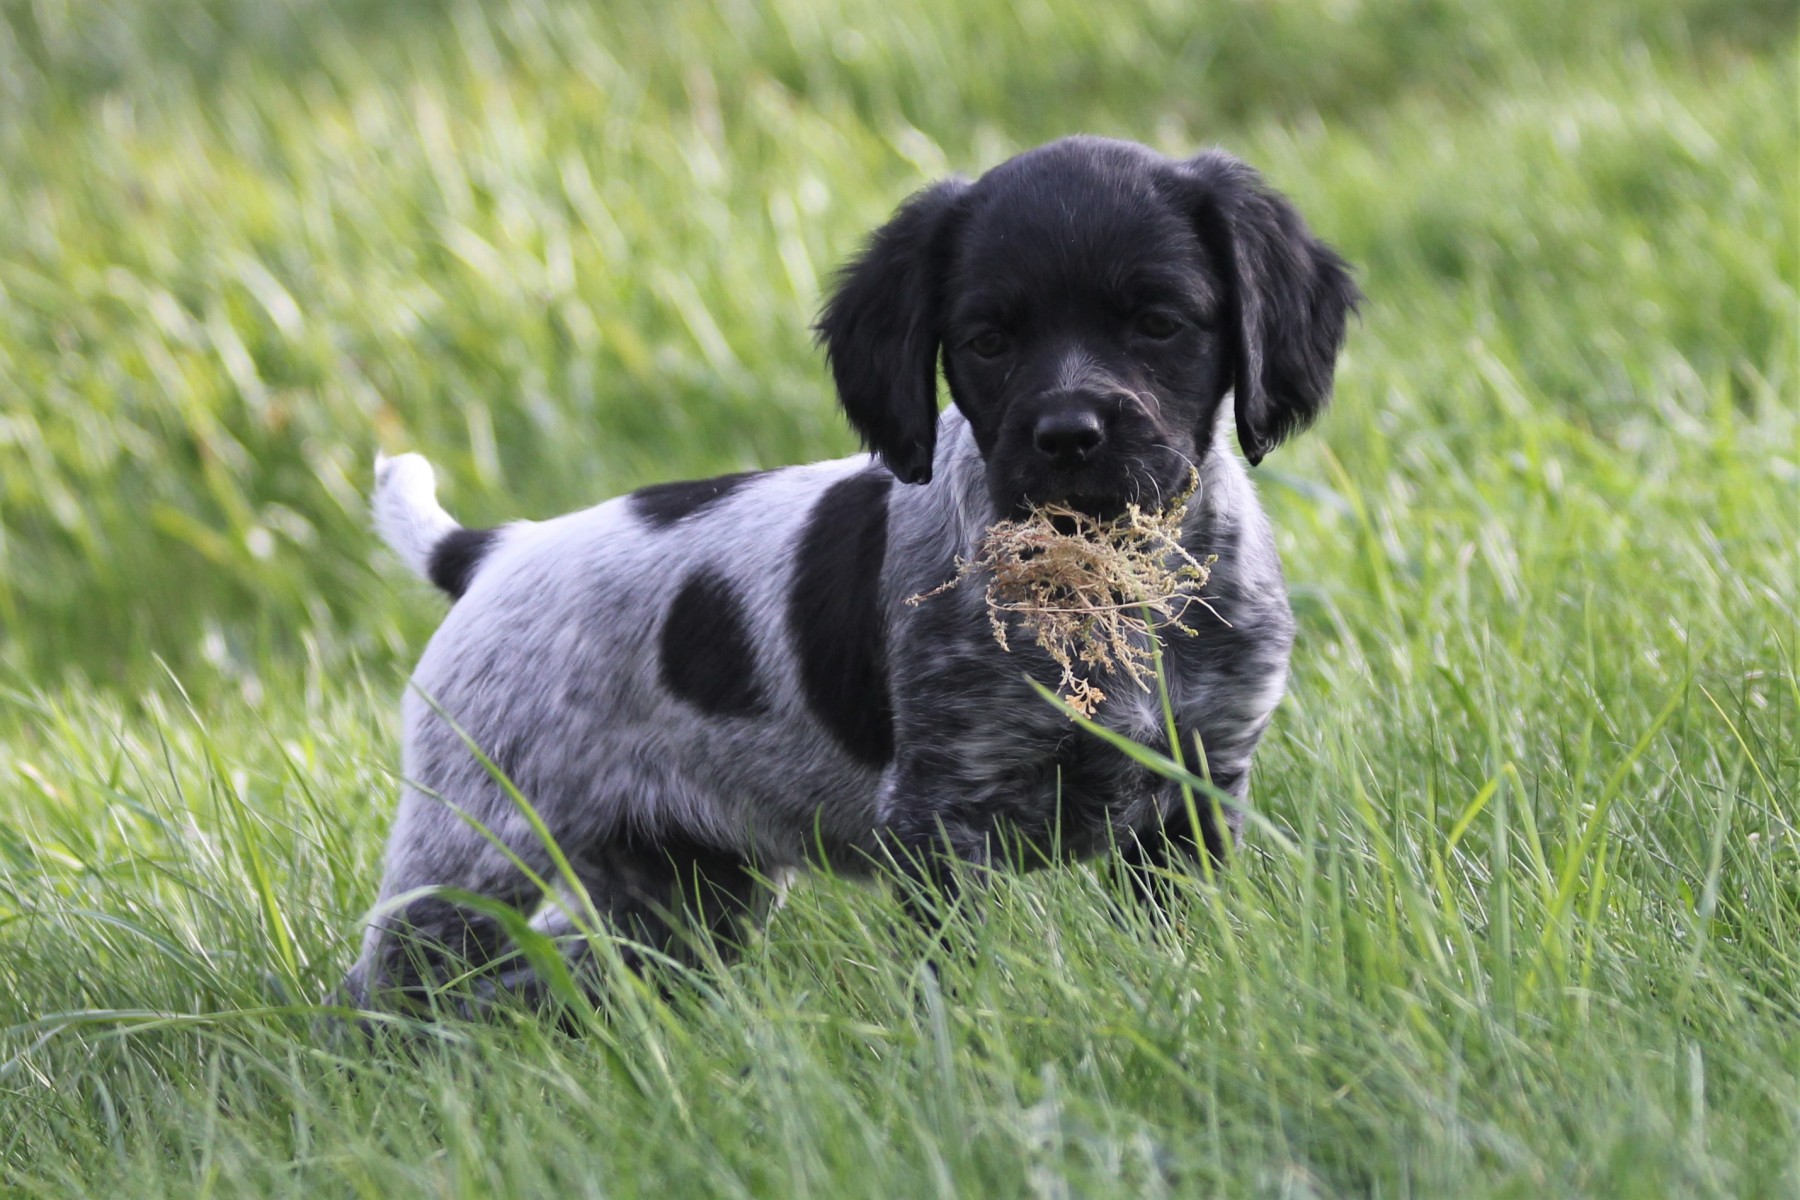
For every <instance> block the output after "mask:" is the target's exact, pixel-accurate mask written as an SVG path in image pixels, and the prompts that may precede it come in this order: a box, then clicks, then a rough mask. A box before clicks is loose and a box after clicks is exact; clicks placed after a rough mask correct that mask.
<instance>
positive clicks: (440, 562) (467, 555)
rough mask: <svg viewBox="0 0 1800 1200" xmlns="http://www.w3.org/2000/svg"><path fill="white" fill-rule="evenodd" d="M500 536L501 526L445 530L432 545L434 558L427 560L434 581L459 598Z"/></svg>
mask: <svg viewBox="0 0 1800 1200" xmlns="http://www.w3.org/2000/svg"><path fill="white" fill-rule="evenodd" d="M499 538H500V531H499V530H498V529H457V530H453V531H451V532H450V533H447V534H445V535H444V538H443V540H442V541H440V542H439V543H438V544H437V545H435V546H433V547H432V548H431V561H430V562H429V563H427V564H426V573H427V574H428V575H430V576H431V582H433V583H435V584H437V585H438V587H440V588H442V589H443V590H444V591H445V592H447V593H449V596H450V598H451V599H452V600H460V599H461V598H462V594H463V593H464V592H466V591H468V590H469V584H470V583H471V582H472V581H473V580H474V578H475V571H476V569H477V568H478V567H480V566H481V560H482V559H484V558H486V557H487V554H488V551H489V550H492V549H493V548H494V543H495V542H496V541H498V540H499Z"/></svg>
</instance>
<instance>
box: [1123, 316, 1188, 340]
mask: <svg viewBox="0 0 1800 1200" xmlns="http://www.w3.org/2000/svg"><path fill="white" fill-rule="evenodd" d="M1132 328H1134V329H1136V330H1137V331H1138V332H1139V333H1141V334H1143V335H1144V336H1145V337H1147V338H1155V339H1156V340H1157V341H1159V342H1160V341H1166V340H1167V339H1169V338H1172V337H1174V336H1175V335H1176V334H1177V333H1180V332H1181V322H1180V321H1178V320H1176V319H1175V318H1174V317H1171V316H1170V315H1169V314H1168V313H1165V312H1147V313H1144V314H1142V315H1141V316H1139V317H1138V319H1137V320H1136V321H1135V322H1133V324H1132Z"/></svg>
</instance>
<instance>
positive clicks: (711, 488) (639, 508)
mask: <svg viewBox="0 0 1800 1200" xmlns="http://www.w3.org/2000/svg"><path fill="white" fill-rule="evenodd" d="M761 474H763V472H761V471H744V472H740V473H739V474H736V475H720V476H718V477H717V478H715V479H684V480H681V481H679V482H677V483H655V484H651V485H650V486H649V487H647V488H639V489H638V490H637V491H635V492H633V493H631V511H632V512H634V513H636V514H637V515H638V516H639V517H640V518H642V519H643V520H644V521H646V522H648V523H649V524H651V525H654V526H655V527H656V528H658V529H667V528H668V527H669V526H671V525H673V524H675V522H677V521H679V520H681V519H682V518H683V517H691V516H693V515H694V514H695V513H697V512H700V511H701V510H703V509H705V508H708V507H710V506H711V505H714V504H717V503H718V502H719V501H721V500H723V499H724V498H725V497H727V496H729V495H731V493H733V492H735V491H737V490H738V489H739V488H741V487H743V486H744V485H745V484H746V483H748V482H750V481H751V480H752V479H755V478H756V477H757V476H758V475H761Z"/></svg>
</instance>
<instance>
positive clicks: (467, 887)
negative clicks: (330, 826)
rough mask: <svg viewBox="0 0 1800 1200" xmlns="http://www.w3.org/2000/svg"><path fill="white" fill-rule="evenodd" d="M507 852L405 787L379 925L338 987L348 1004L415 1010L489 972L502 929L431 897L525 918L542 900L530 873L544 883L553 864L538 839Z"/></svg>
mask: <svg viewBox="0 0 1800 1200" xmlns="http://www.w3.org/2000/svg"><path fill="white" fill-rule="evenodd" d="M509 848H510V850H511V851H512V855H511V856H510V857H509V855H508V854H507V853H506V852H503V851H502V850H501V849H500V848H499V847H497V846H495V845H494V844H492V842H491V841H490V840H489V838H488V837H487V836H484V834H483V832H482V831H481V830H479V829H476V828H475V827H473V826H472V825H471V824H470V823H469V822H468V821H466V820H464V819H463V817H462V816H461V815H459V814H458V813H457V812H455V811H454V810H453V809H451V808H450V807H449V806H448V805H446V804H444V803H443V802H442V801H440V800H437V799H435V798H433V797H429V796H426V795H425V794H423V793H421V792H419V791H417V790H415V789H413V788H410V787H409V788H407V790H406V793H405V795H404V796H403V797H402V799H401V804H400V813H399V816H398V818H397V819H396V821H395V823H394V832H393V835H392V836H391V837H390V839H389V841H388V850H387V866H386V871H385V873H384V875H383V877H382V881H381V891H380V894H379V897H378V899H377V901H376V907H375V916H374V917H373V918H371V920H370V921H369V924H368V927H367V928H366V929H365V931H364V935H363V945H362V953H361V955H360V956H359V957H358V959H357V962H356V965H355V966H354V967H352V968H351V970H350V974H349V976H348V977H347V978H346V979H345V981H344V990H345V993H346V994H347V998H348V999H349V1000H350V1001H351V1002H352V1003H354V1004H356V1005H357V1006H359V1007H365V1008H367V1007H373V1008H387V1007H394V1006H396V1002H397V1003H398V1006H399V1007H404V1008H418V1007H421V1006H425V1005H428V1004H429V1002H430V1000H431V998H432V996H433V994H434V993H435V992H436V991H437V990H439V989H441V988H444V987H446V986H449V985H452V984H455V983H457V982H458V981H460V980H464V979H465V978H469V977H471V976H472V975H479V974H481V973H483V972H487V971H489V970H490V969H491V967H492V965H493V963H494V960H495V959H496V958H498V957H500V956H501V955H502V954H503V953H504V952H505V950H506V948H507V937H506V934H505V932H504V930H503V928H502V926H501V923H500V922H499V921H498V920H496V919H495V918H494V916H493V915H491V914H489V913H485V912H480V911H477V910H475V909H473V908H470V907H467V906H465V905H460V904H458V903H456V901H455V900H454V899H452V898H451V897H449V896H445V895H439V894H431V889H444V890H446V891H455V892H466V893H470V894H472V895H474V896H479V897H482V898H484V899H485V900H490V901H494V902H496V903H498V904H504V905H507V906H509V907H512V908H515V909H519V910H521V911H524V912H529V911H530V910H531V909H532V908H535V907H536V906H537V903H538V900H539V899H540V895H539V893H538V891H537V887H536V885H535V884H534V883H533V882H532V879H531V875H530V874H528V871H529V872H530V873H535V874H537V875H538V877H539V878H543V877H544V872H545V870H546V868H547V867H548V866H549V860H550V855H549V852H548V850H547V849H546V848H545V847H543V846H541V845H538V844H535V839H533V840H532V841H528V842H523V843H522V844H514V845H511V846H510V847H509ZM515 859H516V860H517V861H515ZM419 893H424V894H419Z"/></svg>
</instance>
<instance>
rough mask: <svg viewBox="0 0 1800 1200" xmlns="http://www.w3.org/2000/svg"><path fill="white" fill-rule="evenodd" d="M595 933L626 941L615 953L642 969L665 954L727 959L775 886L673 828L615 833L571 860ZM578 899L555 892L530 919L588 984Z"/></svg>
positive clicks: (690, 961)
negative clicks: (656, 833)
mask: <svg viewBox="0 0 1800 1200" xmlns="http://www.w3.org/2000/svg"><path fill="white" fill-rule="evenodd" d="M572 865H573V866H574V868H575V871H576V874H577V875H578V876H579V877H580V879H581V882H582V885H583V886H584V887H585V888H586V889H587V898H588V900H589V902H591V904H592V905H593V910H594V912H595V913H596V914H597V915H598V916H599V918H600V919H601V921H602V922H603V923H604V928H603V929H601V930H599V931H598V932H601V933H604V934H614V935H617V936H619V937H620V938H622V939H623V942H622V944H621V945H620V947H619V952H620V957H621V958H622V960H623V961H624V964H625V966H626V967H627V968H629V969H631V970H634V971H642V970H644V969H645V968H646V967H649V966H652V965H654V964H655V963H656V962H657V961H659V960H663V959H667V960H672V961H674V962H676V963H679V964H682V965H684V966H695V965H702V964H704V963H707V962H709V961H713V960H714V959H715V956H716V958H717V959H718V960H723V961H727V962H729V961H730V960H732V959H733V958H735V957H736V956H737V954H738V953H739V952H740V951H741V950H742V949H743V947H744V945H745V942H746V940H747V939H748V938H749V936H750V935H751V934H752V933H753V932H754V930H755V929H756V928H757V926H758V925H759V924H760V922H761V921H762V919H763V918H764V917H765V916H766V915H767V914H768V913H769V911H770V910H771V909H772V908H773V907H774V906H775V903H776V900H777V896H778V891H777V889H778V887H779V884H778V883H775V882H773V881H769V880H765V879H764V878H763V877H762V876H761V875H759V874H758V873H757V872H756V870H755V869H754V868H753V867H752V866H751V864H750V863H749V862H748V861H747V860H746V859H745V858H744V857H743V856H742V855H741V854H739V853H737V852H736V851H732V850H721V849H718V848H715V847H713V846H709V845H706V844H704V843H702V842H699V841H696V840H694V839H691V838H688V837H685V836H681V835H679V834H667V833H665V834H664V835H662V836H660V837H657V838H654V839H650V838H644V837H612V838H607V839H604V840H602V841H600V842H598V843H596V844H595V845H593V846H591V847H589V848H588V850H587V851H586V852H584V853H583V854H582V855H580V856H579V857H577V858H575V859H573V860H572ZM584 907H585V906H584V905H582V904H581V902H580V900H579V899H578V898H574V897H569V896H559V897H557V898H556V899H555V900H553V901H552V903H551V904H550V905H548V906H546V908H545V911H544V912H543V913H542V914H540V916H539V918H538V919H537V920H536V921H534V922H533V925H534V926H535V927H537V928H538V929H539V930H540V931H541V932H543V933H546V934H548V935H550V936H551V937H554V938H557V939H558V940H559V941H562V942H563V944H564V946H565V952H566V953H567V954H568V956H569V959H570V961H571V964H572V966H573V967H574V968H575V971H576V975H577V977H578V978H579V979H581V980H582V982H583V983H584V984H585V985H586V986H588V987H590V988H593V987H595V986H596V984H597V983H598V979H597V974H598V972H599V970H600V964H599V963H598V962H597V961H595V947H594V946H593V944H592V943H591V942H588V941H587V940H586V939H585V938H584V937H583V936H582V934H583V932H584V930H583V928H582V926H584V925H585V924H587V922H586V920H585V919H584V913H583V909H584Z"/></svg>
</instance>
